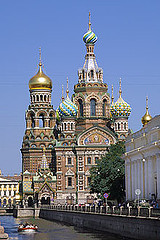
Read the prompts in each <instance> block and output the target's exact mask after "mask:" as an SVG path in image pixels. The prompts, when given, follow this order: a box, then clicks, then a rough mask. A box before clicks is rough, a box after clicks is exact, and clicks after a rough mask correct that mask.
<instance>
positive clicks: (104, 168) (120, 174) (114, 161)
mask: <svg viewBox="0 0 160 240" xmlns="http://www.w3.org/2000/svg"><path fill="white" fill-rule="evenodd" d="M124 153H125V145H124V142H122V141H121V142H117V143H116V144H114V145H111V146H110V147H109V151H108V153H107V154H106V155H105V156H104V157H103V158H102V159H100V160H98V162H97V165H96V166H94V167H92V168H91V169H90V173H91V183H90V189H91V192H92V193H99V194H100V196H101V198H103V194H104V193H105V192H106V193H108V194H109V199H117V201H118V202H120V201H121V200H122V199H123V198H124V174H125V168H124V160H123V159H122V155H123V154H124Z"/></svg>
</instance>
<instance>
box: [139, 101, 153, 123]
mask: <svg viewBox="0 0 160 240" xmlns="http://www.w3.org/2000/svg"><path fill="white" fill-rule="evenodd" d="M151 119H152V117H151V115H150V114H149V112H148V97H146V113H145V115H144V116H143V117H142V119H141V121H142V124H143V127H144V126H145V125H146V124H147V123H148V122H149V121H150V120H151Z"/></svg>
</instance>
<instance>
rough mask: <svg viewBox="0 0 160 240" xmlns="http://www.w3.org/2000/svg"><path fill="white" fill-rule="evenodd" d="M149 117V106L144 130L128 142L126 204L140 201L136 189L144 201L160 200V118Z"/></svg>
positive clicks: (128, 138) (126, 154) (135, 134)
mask: <svg viewBox="0 0 160 240" xmlns="http://www.w3.org/2000/svg"><path fill="white" fill-rule="evenodd" d="M146 116H147V118H146V122H145V123H144V122H143V121H144V118H145V117H146ZM149 116H150V115H149V114H148V106H147V108H146V114H145V116H144V117H143V118H142V123H143V124H144V126H143V128H142V129H140V130H139V131H138V132H135V133H133V134H130V135H129V136H128V137H127V138H126V153H125V157H124V158H125V181H126V200H134V199H136V198H137V196H136V195H135V190H136V189H140V190H141V194H140V198H141V199H144V198H145V199H149V200H151V199H157V200H160V115H158V116H155V117H154V118H152V119H151V117H150V120H149V121H148V118H149Z"/></svg>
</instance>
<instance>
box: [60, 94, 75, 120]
mask: <svg viewBox="0 0 160 240" xmlns="http://www.w3.org/2000/svg"><path fill="white" fill-rule="evenodd" d="M77 111H78V108H77V106H76V105H75V104H74V103H73V102H72V101H71V100H70V98H69V97H68V96H67V97H66V99H65V100H64V101H63V102H61V104H60V105H59V107H58V108H57V110H56V115H57V119H60V118H61V117H63V116H64V117H76V116H77Z"/></svg>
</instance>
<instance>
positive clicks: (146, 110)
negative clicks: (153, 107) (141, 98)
mask: <svg viewBox="0 0 160 240" xmlns="http://www.w3.org/2000/svg"><path fill="white" fill-rule="evenodd" d="M147 111H148V96H147V97H146V112H147Z"/></svg>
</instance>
